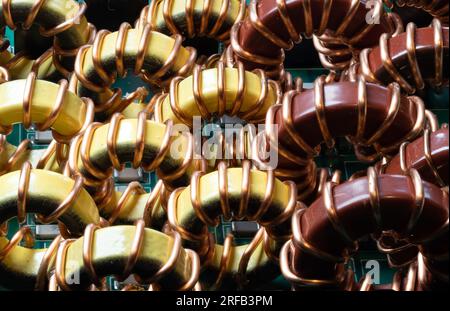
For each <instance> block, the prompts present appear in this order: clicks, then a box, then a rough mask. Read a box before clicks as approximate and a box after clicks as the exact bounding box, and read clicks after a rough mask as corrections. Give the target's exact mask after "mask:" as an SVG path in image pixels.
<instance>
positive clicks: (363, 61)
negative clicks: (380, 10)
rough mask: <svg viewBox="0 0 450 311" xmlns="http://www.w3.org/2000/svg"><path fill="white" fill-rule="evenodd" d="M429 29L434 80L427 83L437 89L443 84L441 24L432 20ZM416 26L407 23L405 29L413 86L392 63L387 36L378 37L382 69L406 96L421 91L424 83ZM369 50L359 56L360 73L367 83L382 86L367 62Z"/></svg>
mask: <svg viewBox="0 0 450 311" xmlns="http://www.w3.org/2000/svg"><path fill="white" fill-rule="evenodd" d="M431 27H432V28H433V35H434V80H432V81H428V82H429V83H430V84H431V85H433V86H434V87H439V86H441V85H442V84H443V82H444V80H443V79H444V77H443V66H444V65H443V62H444V39H443V36H444V33H443V28H442V25H441V22H440V21H439V20H438V19H434V20H433V22H432V24H431ZM416 32H417V31H416V25H415V24H414V23H409V24H408V25H407V27H406V47H405V50H406V53H407V54H406V55H407V57H408V70H407V72H408V73H410V74H411V76H412V80H413V81H414V85H412V84H411V83H410V82H409V80H410V79H409V78H407V77H405V76H403V75H402V74H401V73H400V72H399V68H397V66H396V65H395V64H394V63H393V60H392V59H391V56H390V53H389V40H390V36H389V35H388V34H383V35H381V37H380V42H379V49H380V56H381V60H382V62H383V67H384V69H385V70H386V72H387V73H388V74H389V76H390V78H391V79H392V80H394V81H396V82H397V83H398V84H399V85H400V86H401V88H402V89H403V90H404V91H405V92H407V93H408V94H414V93H415V92H416V91H421V90H423V89H424V87H425V81H424V78H423V74H422V73H421V68H420V67H419V63H418V60H417V55H416V49H417V48H418V46H417V44H416V41H415V37H416ZM370 53H371V49H364V50H363V51H362V52H361V54H360V71H361V73H362V74H363V75H364V77H365V78H366V80H367V81H369V82H373V83H378V84H384V82H383V81H380V80H379V78H378V77H377V76H375V74H374V73H373V72H372V70H371V68H370V62H369V54H370ZM402 70H403V69H402Z"/></svg>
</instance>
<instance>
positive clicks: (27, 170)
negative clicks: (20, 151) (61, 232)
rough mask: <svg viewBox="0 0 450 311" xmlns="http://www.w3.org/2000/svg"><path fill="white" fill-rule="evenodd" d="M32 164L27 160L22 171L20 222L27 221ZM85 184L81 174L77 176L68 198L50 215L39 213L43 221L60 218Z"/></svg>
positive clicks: (18, 202)
mask: <svg viewBox="0 0 450 311" xmlns="http://www.w3.org/2000/svg"><path fill="white" fill-rule="evenodd" d="M31 170H32V166H31V164H30V162H25V163H24V164H23V166H22V169H21V171H20V178H19V187H18V193H17V220H18V222H19V223H24V222H25V220H26V219H25V217H26V206H27V196H28V188H29V185H30V178H31ZM82 186H83V179H82V177H81V176H77V177H76V178H75V182H74V186H73V188H72V190H71V191H70V193H69V194H68V196H67V197H66V199H64V201H63V202H61V203H60V204H59V205H58V207H57V208H56V209H55V210H54V211H53V212H52V213H51V214H50V215H37V218H38V220H39V221H41V222H42V223H52V222H54V221H56V220H57V219H59V218H60V217H61V216H62V215H63V214H64V213H65V212H66V211H67V210H68V209H69V208H70V207H71V206H72V204H73V203H74V201H75V200H76V198H77V196H78V195H79V193H80V191H81V189H82Z"/></svg>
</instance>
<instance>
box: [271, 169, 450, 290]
mask: <svg viewBox="0 0 450 311" xmlns="http://www.w3.org/2000/svg"><path fill="white" fill-rule="evenodd" d="M367 176H368V177H367V178H368V187H369V203H370V206H371V208H372V212H373V216H374V219H375V222H376V224H377V227H378V228H379V229H380V228H381V227H382V219H381V213H380V194H379V190H378V174H377V172H376V170H375V169H374V168H369V169H368V172H367ZM407 176H409V177H410V178H411V181H412V183H413V185H414V193H415V202H416V205H415V206H416V208H415V209H414V210H413V212H412V214H411V215H410V218H409V221H408V227H407V231H406V234H410V232H412V231H413V229H414V227H415V226H416V224H417V221H418V219H419V218H420V215H421V213H422V210H423V207H424V202H425V198H424V189H423V184H422V180H421V178H420V175H419V173H418V172H417V171H416V170H415V169H410V170H409V171H408V172H407ZM326 189H327V191H326V192H325V193H324V197H323V199H324V202H325V207H326V209H327V215H328V219H329V221H330V222H331V224H332V225H333V227H334V229H335V230H336V232H338V233H339V235H340V236H341V238H342V239H343V241H346V242H347V243H349V245H350V244H353V248H351V249H346V250H345V253H344V254H343V255H342V256H336V255H334V254H329V253H327V252H324V251H322V250H320V248H318V247H316V246H314V245H312V244H311V243H309V242H308V241H306V240H305V239H304V237H303V235H302V228H301V226H300V224H301V217H302V214H303V213H304V212H305V211H306V209H300V210H297V211H296V212H295V213H294V216H293V218H292V231H293V238H292V240H290V241H288V242H286V244H285V245H284V246H283V248H282V250H281V253H280V264H281V270H282V272H283V275H284V276H285V277H286V278H287V279H288V280H289V281H290V282H291V283H293V284H297V285H299V284H306V285H333V286H342V284H344V283H345V282H346V280H347V278H346V274H347V272H346V271H345V270H342V269H340V268H337V270H336V271H337V275H336V277H335V278H333V279H305V278H303V277H301V276H299V275H297V274H295V273H294V272H293V270H292V268H291V264H290V263H289V260H290V258H289V256H290V253H292V251H293V249H294V248H298V249H299V250H301V251H303V252H306V253H308V254H310V255H312V256H315V257H317V258H319V259H321V260H324V261H328V262H333V263H334V262H335V263H345V261H346V259H348V258H349V254H350V253H352V252H355V251H356V250H357V244H355V243H356V242H353V239H352V238H351V237H349V236H348V234H347V233H346V229H345V226H343V225H342V223H340V221H339V216H338V215H337V213H336V210H335V207H334V203H333V202H334V196H333V192H332V184H331V183H328V184H327V187H326ZM446 230H448V220H447V222H446V223H444V225H443V226H442V227H441V228H439V229H438V230H436V232H435V233H433V234H432V235H431V236H430V237H428V238H427V239H426V240H423V241H415V243H425V242H430V241H432V240H434V239H436V238H437V237H439V236H440V235H441V234H442V232H445V231H446ZM421 256H423V257H426V256H425V255H424V254H421ZM353 282H354V280H353ZM362 289H368V287H367V284H365V283H364V281H363V283H362Z"/></svg>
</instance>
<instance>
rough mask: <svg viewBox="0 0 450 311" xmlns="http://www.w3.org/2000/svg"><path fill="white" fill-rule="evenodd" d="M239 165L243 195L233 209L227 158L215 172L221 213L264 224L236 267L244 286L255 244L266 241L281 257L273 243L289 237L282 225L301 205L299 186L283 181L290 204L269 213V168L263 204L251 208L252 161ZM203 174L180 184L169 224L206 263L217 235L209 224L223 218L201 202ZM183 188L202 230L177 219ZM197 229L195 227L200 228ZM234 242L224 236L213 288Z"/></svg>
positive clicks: (271, 189) (271, 182)
mask: <svg viewBox="0 0 450 311" xmlns="http://www.w3.org/2000/svg"><path fill="white" fill-rule="evenodd" d="M236 169H242V184H241V195H240V203H239V206H238V208H237V207H233V212H232V208H231V206H230V195H229V190H228V180H227V179H228V170H229V168H227V166H226V164H225V163H224V162H221V163H219V165H218V171H217V173H216V174H217V178H218V181H217V186H218V189H217V195H218V198H217V204H218V205H219V207H218V209H219V210H220V212H219V216H220V215H222V216H223V218H224V219H241V220H242V219H246V220H248V221H256V222H258V223H259V224H260V225H261V226H263V228H261V230H260V231H259V232H258V233H257V234H256V235H255V237H254V238H253V240H252V242H250V243H249V244H247V246H246V249H245V250H244V253H243V256H242V258H241V260H240V262H239V269H238V271H237V275H236V280H235V281H236V282H237V283H238V284H239V285H240V286H241V287H245V284H246V270H247V266H248V264H249V260H250V258H251V256H252V254H253V253H254V252H255V250H256V248H257V247H258V246H259V245H261V244H262V245H263V247H264V248H263V249H264V252H265V253H266V255H267V257H268V258H270V259H271V260H273V261H274V262H276V261H277V260H278V254H277V252H276V251H274V248H273V247H272V245H271V243H272V242H273V241H275V242H276V243H278V244H280V243H281V242H284V241H286V238H287V236H286V234H285V233H284V231H283V230H282V229H280V228H282V227H283V226H284V225H285V223H286V222H287V221H288V219H289V218H290V217H291V215H292V213H293V212H294V210H295V209H297V208H298V204H299V203H298V202H297V201H296V190H295V185H294V183H292V182H284V184H285V185H286V186H287V187H288V189H289V200H288V202H287V205H286V207H285V209H284V210H283V211H282V212H280V213H278V215H276V216H273V217H268V215H269V214H271V213H273V212H270V211H269V208H271V207H272V204H273V203H272V202H273V200H274V197H273V195H274V187H275V179H274V174H273V172H270V171H269V172H267V173H266V174H267V181H266V188H265V191H264V194H263V197H262V198H261V204H260V206H259V208H257V209H256V210H255V211H253V212H251V211H250V210H249V203H250V201H251V200H252V197H251V192H250V190H251V189H250V185H251V184H252V183H253V181H252V180H251V176H252V175H251V163H250V161H248V160H245V161H243V163H242V168H236ZM203 177H204V173H202V172H195V173H194V174H193V175H192V178H191V183H190V189H186V188H179V189H176V190H175V191H174V192H173V193H172V194H171V196H170V199H169V202H168V219H169V223H170V225H171V226H172V227H173V228H174V229H175V230H176V231H177V232H179V233H180V235H181V237H182V238H183V239H184V240H185V241H186V242H187V243H189V245H190V246H191V247H193V248H194V250H196V251H197V252H198V254H199V256H200V258H202V259H203V260H202V262H203V265H205V266H209V265H210V261H211V259H212V258H213V257H214V252H215V247H214V238H211V235H210V234H209V233H208V228H207V226H213V227H216V226H218V225H219V224H220V218H219V216H217V217H215V216H214V218H212V217H211V216H209V215H208V214H207V213H206V212H205V210H204V208H203V206H202V199H201V197H200V194H201V190H200V182H201V179H202V178H203ZM185 189H186V190H185ZM183 191H189V194H190V200H191V204H192V208H193V211H194V213H195V216H196V217H198V219H197V220H195V221H196V222H200V223H201V224H202V226H201V228H202V229H201V230H200V229H198V227H197V229H198V230H199V233H196V232H193V231H192V229H188V228H185V226H186V225H188V226H191V225H192V223H191V222H190V223H189V224H187V223H185V224H180V222H179V220H178V217H177V213H178V208H179V207H178V202H179V196H180V194H181V192H183ZM197 229H196V231H198V230H197ZM280 230H281V231H280ZM280 241H281V242H280ZM231 244H232V237H228V238H227V239H226V240H225V244H224V250H223V253H222V255H221V256H222V257H221V258H222V259H221V264H220V267H219V270H218V275H217V279H216V281H215V282H214V284H213V285H212V286H213V287H214V288H216V287H220V284H221V282H222V279H223V277H224V273H225V272H224V271H225V270H226V268H227V265H228V264H227V262H228V258H229V256H230V254H229V252H231V249H230V248H231V247H232V246H231Z"/></svg>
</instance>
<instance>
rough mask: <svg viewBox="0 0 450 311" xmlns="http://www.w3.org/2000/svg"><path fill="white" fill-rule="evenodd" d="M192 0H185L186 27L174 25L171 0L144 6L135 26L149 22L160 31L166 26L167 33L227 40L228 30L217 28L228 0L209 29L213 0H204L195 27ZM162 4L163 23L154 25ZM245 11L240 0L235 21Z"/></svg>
mask: <svg viewBox="0 0 450 311" xmlns="http://www.w3.org/2000/svg"><path fill="white" fill-rule="evenodd" d="M194 3H195V2H194V1H193V0H188V1H185V23H186V29H180V26H179V25H176V24H175V22H174V20H173V17H172V15H171V10H172V6H173V0H156V1H152V2H151V3H150V5H148V6H146V7H145V8H144V9H143V10H142V12H141V16H140V18H139V20H138V21H137V23H136V28H140V27H142V26H143V25H145V24H149V25H150V26H151V28H152V29H154V30H157V31H161V30H162V29H161V28H164V27H166V28H167V29H168V32H169V34H171V35H173V34H180V35H185V36H187V37H188V38H193V37H196V36H198V37H202V36H206V37H210V38H215V39H216V40H218V41H225V42H226V41H228V39H229V34H230V30H229V29H227V30H225V31H224V32H222V33H219V30H220V29H221V28H222V26H223V25H224V22H225V20H226V18H227V13H228V9H229V6H230V1H228V0H223V1H222V5H221V8H220V13H219V16H218V17H217V19H216V21H215V23H214V24H213V25H212V28H211V29H208V27H209V25H210V18H211V9H212V5H213V0H205V1H204V3H203V7H202V12H201V14H200V16H201V19H200V25H199V27H195V25H196V24H197V23H196V21H195V20H194ZM161 5H162V6H163V18H164V23H165V24H164V25H156V15H157V12H158V8H159V7H160V6H161ZM245 12H246V2H245V1H240V6H239V12H238V15H237V17H236V19H235V23H236V22H240V21H241V20H242V19H243V18H244V16H245Z"/></svg>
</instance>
